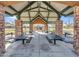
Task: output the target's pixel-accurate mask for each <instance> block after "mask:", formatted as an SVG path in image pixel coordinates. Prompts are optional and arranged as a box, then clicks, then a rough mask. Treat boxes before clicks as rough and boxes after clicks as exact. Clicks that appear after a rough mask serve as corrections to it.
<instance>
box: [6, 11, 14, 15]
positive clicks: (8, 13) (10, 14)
mask: <svg viewBox="0 0 79 59" xmlns="http://www.w3.org/2000/svg"><path fill="white" fill-rule="evenodd" d="M5 14H8V15H10V16H13V14H11V13H9V12H7V11H5Z"/></svg>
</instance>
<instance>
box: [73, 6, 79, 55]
mask: <svg viewBox="0 0 79 59" xmlns="http://www.w3.org/2000/svg"><path fill="white" fill-rule="evenodd" d="M74 16H75V22H74V23H75V24H74V45H73V46H74V48H75V51H76V53H77V54H78V55H79V6H75V7H74Z"/></svg>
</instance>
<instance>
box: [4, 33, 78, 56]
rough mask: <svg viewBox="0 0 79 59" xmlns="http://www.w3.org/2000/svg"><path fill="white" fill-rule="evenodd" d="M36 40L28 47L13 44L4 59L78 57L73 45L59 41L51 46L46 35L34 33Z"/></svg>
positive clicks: (17, 43) (20, 43) (19, 42)
mask: <svg viewBox="0 0 79 59" xmlns="http://www.w3.org/2000/svg"><path fill="white" fill-rule="evenodd" d="M34 35H35V36H34V38H33V39H32V40H31V42H30V43H29V44H28V43H27V44H26V45H22V42H21V41H17V42H15V43H13V44H12V45H11V46H10V47H9V48H8V49H7V51H6V53H5V54H4V55H3V57H77V55H76V54H75V53H74V52H73V51H74V49H73V46H72V44H69V43H65V42H62V41H57V44H56V45H53V44H49V42H48V41H47V39H46V37H45V35H42V34H38V33H34Z"/></svg>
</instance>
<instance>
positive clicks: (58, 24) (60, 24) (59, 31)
mask: <svg viewBox="0 0 79 59" xmlns="http://www.w3.org/2000/svg"><path fill="white" fill-rule="evenodd" d="M55 34H57V35H60V36H62V35H63V22H62V21H61V20H57V21H56V23H55Z"/></svg>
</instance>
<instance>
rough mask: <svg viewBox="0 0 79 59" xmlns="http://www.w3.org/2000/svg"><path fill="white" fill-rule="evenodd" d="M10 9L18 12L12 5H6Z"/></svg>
mask: <svg viewBox="0 0 79 59" xmlns="http://www.w3.org/2000/svg"><path fill="white" fill-rule="evenodd" d="M8 7H9V8H10V9H12V10H13V11H15V12H18V11H17V10H16V9H15V8H14V7H12V6H8Z"/></svg>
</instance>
